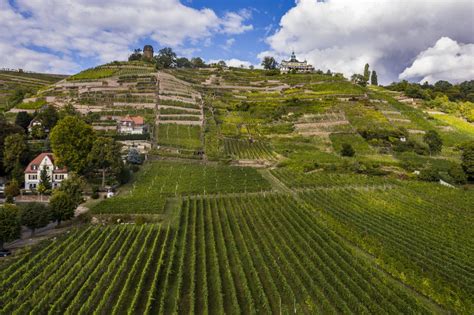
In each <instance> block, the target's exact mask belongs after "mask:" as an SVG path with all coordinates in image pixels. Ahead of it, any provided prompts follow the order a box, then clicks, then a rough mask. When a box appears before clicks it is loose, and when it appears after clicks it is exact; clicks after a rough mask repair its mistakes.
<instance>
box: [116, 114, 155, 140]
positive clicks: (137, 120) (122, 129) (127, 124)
mask: <svg viewBox="0 0 474 315" xmlns="http://www.w3.org/2000/svg"><path fill="white" fill-rule="evenodd" d="M147 130H148V126H147V125H146V124H145V120H144V119H143V117H142V116H130V115H127V116H125V117H121V118H120V120H119V122H118V126H117V132H118V133H119V134H126V135H142V134H145V133H146V132H147Z"/></svg>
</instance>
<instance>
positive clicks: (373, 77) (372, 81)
mask: <svg viewBox="0 0 474 315" xmlns="http://www.w3.org/2000/svg"><path fill="white" fill-rule="evenodd" d="M370 84H372V85H379V82H378V79H377V72H375V70H373V71H372V75H371V76H370Z"/></svg>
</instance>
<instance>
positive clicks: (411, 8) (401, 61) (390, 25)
mask: <svg viewBox="0 0 474 315" xmlns="http://www.w3.org/2000/svg"><path fill="white" fill-rule="evenodd" d="M472 12H473V5H472V2H471V1H470V0H457V1H456V2H455V3H452V2H450V1H429V0H401V1H391V0H379V1H372V0H360V1H353V0H327V1H324V2H322V1H317V0H299V1H297V2H296V4H295V6H294V7H293V8H292V9H290V10H289V11H288V12H287V13H286V14H285V15H284V16H283V17H282V18H281V20H280V25H279V28H278V29H277V30H276V31H275V33H273V34H272V35H271V36H269V37H267V39H266V41H267V43H268V44H269V46H270V48H271V49H270V50H269V51H266V52H262V53H260V54H259V56H260V57H262V56H263V55H264V54H272V55H273V56H276V57H279V58H280V59H282V58H288V56H289V54H290V53H291V51H292V50H294V51H295V52H296V53H297V56H298V58H299V59H307V60H308V61H309V62H310V63H312V64H313V65H314V66H315V67H316V68H320V69H323V70H326V69H331V70H333V71H338V72H343V73H344V74H345V75H351V74H352V73H360V72H362V70H363V67H364V64H365V63H367V62H368V63H369V64H370V65H371V68H372V69H374V68H375V69H376V70H377V73H378V74H379V79H382V81H384V82H389V81H391V80H395V79H397V77H398V75H399V73H401V72H402V71H403V70H404V69H405V68H406V67H407V66H408V65H409V64H410V63H411V62H412V61H413V59H414V58H415V57H416V56H417V55H418V54H419V53H420V52H421V51H423V50H426V49H427V48H428V47H430V46H432V45H433V43H434V42H435V41H436V40H438V39H439V38H441V37H443V36H447V37H450V38H452V39H454V40H456V41H459V42H463V43H472V42H474V33H473V32H472V29H473V27H474V25H473V19H472ZM454 21H455V22H454Z"/></svg>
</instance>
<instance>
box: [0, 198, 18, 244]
mask: <svg viewBox="0 0 474 315" xmlns="http://www.w3.org/2000/svg"><path fill="white" fill-rule="evenodd" d="M20 236H21V225H20V216H19V211H18V207H17V206H15V205H11V204H5V205H2V206H0V249H3V245H4V243H6V242H10V241H14V240H16V239H17V238H19V237H20Z"/></svg>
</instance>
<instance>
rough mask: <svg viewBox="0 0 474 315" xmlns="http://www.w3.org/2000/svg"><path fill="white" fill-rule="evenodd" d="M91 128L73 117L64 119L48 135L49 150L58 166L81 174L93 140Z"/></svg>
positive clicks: (93, 135)
mask: <svg viewBox="0 0 474 315" xmlns="http://www.w3.org/2000/svg"><path fill="white" fill-rule="evenodd" d="M95 137H96V136H95V133H94V130H93V129H92V127H91V126H90V125H88V124H86V123H85V122H84V121H83V120H81V119H80V118H78V117H74V116H67V117H64V118H63V119H61V120H60V121H59V123H58V124H57V125H56V126H55V127H54V128H53V130H52V131H51V134H50V140H51V148H52V150H53V153H54V155H55V157H56V159H57V163H58V164H59V165H66V166H67V167H68V168H69V170H71V171H74V172H77V173H82V172H83V171H84V170H85V169H86V167H87V166H88V161H87V157H88V155H89V153H90V151H91V149H92V146H93V144H94V140H95Z"/></svg>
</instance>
